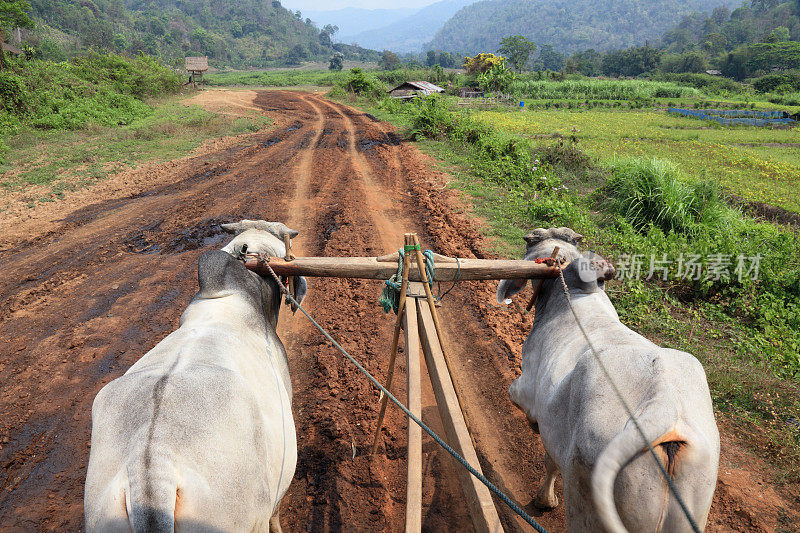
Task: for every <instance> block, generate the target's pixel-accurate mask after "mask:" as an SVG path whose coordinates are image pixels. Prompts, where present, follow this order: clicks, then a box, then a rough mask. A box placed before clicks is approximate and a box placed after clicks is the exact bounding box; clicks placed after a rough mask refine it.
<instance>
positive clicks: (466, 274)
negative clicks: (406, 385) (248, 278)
mask: <svg viewBox="0 0 800 533" xmlns="http://www.w3.org/2000/svg"><path fill="white" fill-rule="evenodd" d="M265 260H268V261H269V266H271V267H272V269H273V270H274V271H275V273H276V274H278V275H279V276H306V277H329V278H360V279H380V280H385V279H389V278H390V277H391V276H392V275H393V274H396V273H397V261H393V262H390V261H377V259H376V258H375V257H297V258H295V259H294V260H292V261H286V260H285V259H282V258H279V257H270V258H256V257H249V258H247V260H246V261H245V266H246V267H247V268H248V269H250V270H252V271H253V272H256V273H258V274H261V275H263V276H267V275H269V271H268V270H267V268H266V266H265V265H264V261H265ZM558 270H559V269H558V268H556V267H551V266H547V265H544V264H540V263H535V262H533V261H524V260H513V259H459V260H458V262H452V263H442V262H438V261H437V262H436V270H435V272H434V277H433V281H456V280H458V281H469V280H492V279H553V278H557V277H558ZM423 271H424V269H423ZM409 280H410V281H422V275H421V274H420V273H419V272H418V271H417V270H416V269H415V270H412V271H411V272H410V273H409Z"/></svg>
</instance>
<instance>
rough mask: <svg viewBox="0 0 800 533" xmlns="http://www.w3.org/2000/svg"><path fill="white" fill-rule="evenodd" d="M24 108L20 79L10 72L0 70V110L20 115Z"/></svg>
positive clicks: (24, 99) (22, 88) (24, 98)
mask: <svg viewBox="0 0 800 533" xmlns="http://www.w3.org/2000/svg"><path fill="white" fill-rule="evenodd" d="M26 108H27V99H26V97H25V94H24V85H23V84H22V79H21V78H20V77H19V76H17V75H16V74H13V73H11V72H5V71H0V111H5V112H7V113H12V114H15V115H22V114H24V112H25V110H26Z"/></svg>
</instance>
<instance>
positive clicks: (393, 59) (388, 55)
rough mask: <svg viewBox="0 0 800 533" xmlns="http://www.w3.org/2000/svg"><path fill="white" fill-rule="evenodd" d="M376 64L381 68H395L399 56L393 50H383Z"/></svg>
mask: <svg viewBox="0 0 800 533" xmlns="http://www.w3.org/2000/svg"><path fill="white" fill-rule="evenodd" d="M378 65H380V67H381V68H382V69H383V70H395V69H397V68H399V67H400V58H399V57H397V54H395V53H394V52H391V51H389V50H384V51H383V55H381V60H380V61H379V62H378Z"/></svg>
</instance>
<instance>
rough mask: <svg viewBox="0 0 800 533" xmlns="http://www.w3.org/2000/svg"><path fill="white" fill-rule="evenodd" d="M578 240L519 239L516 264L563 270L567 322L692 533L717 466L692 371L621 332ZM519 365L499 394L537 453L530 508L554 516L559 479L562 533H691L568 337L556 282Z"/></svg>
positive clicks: (714, 441)
mask: <svg viewBox="0 0 800 533" xmlns="http://www.w3.org/2000/svg"><path fill="white" fill-rule="evenodd" d="M581 238H582V237H581V236H580V235H579V234H577V233H575V232H574V231H572V230H571V229H569V228H555V229H549V230H545V229H537V230H534V231H533V232H531V233H529V234H528V235H526V237H525V240H526V242H527V243H528V249H527V254H526V256H525V259H528V260H535V259H536V258H545V257H550V254H551V253H552V252H553V248H554V247H555V246H558V247H559V248H560V252H559V255H560V256H562V257H563V258H565V259H566V260H567V261H572V262H571V263H570V265H569V266H568V267H566V268H565V269H564V278H565V281H566V283H567V285H568V287H569V292H570V295H571V297H572V303H573V305H574V306H575V310H576V313H577V315H578V317H579V318H580V320H581V323H582V324H583V326H584V328H585V329H586V330H587V333H588V335H589V337H590V339H591V341H592V344H593V345H594V346H595V348H596V349H597V350H598V351H599V356H600V358H601V359H602V361H603V363H604V364H605V366H606V367H607V369H608V371H609V372H610V374H611V375H612V376H613V378H614V380H615V382H616V383H617V384H618V386H619V388H620V390H621V393H622V396H623V397H624V398H625V401H626V402H627V403H628V404H629V405H630V407H631V409H632V411H633V413H634V416H635V417H636V418H637V420H638V421H639V423H640V424H641V426H642V428H643V430H644V433H645V435H646V437H647V439H648V440H649V441H650V443H651V444H652V445H653V447H654V449H655V451H656V453H657V455H658V456H659V457H660V459H661V461H662V463H663V464H664V465H666V468H667V470H668V471H669V473H670V475H671V476H672V479H673V481H674V484H675V486H676V488H677V490H678V492H679V493H680V495H681V496H682V497H683V499H684V501H685V502H686V504H687V506H688V508H689V511H690V512H691V514H692V516H693V517H694V519H695V520H696V521H697V523H698V525H699V527H701V528H703V527H705V523H706V520H707V518H708V512H709V509H710V507H711V499H712V497H713V495H714V488H715V486H716V480H717V468H718V463H719V432H718V430H717V425H716V422H715V420H714V411H713V408H712V405H711V397H710V394H709V390H708V384H707V383H706V376H705V373H704V371H703V367H702V366H701V365H700V363H699V362H698V361H697V359H695V358H694V357H693V356H692V355H690V354H688V353H686V352H681V351H677V350H671V349H666V348H660V347H658V346H657V345H655V344H653V343H652V342H650V341H649V340H647V339H645V338H644V337H642V336H641V335H638V334H637V333H635V332H633V331H631V330H630V329H629V328H627V327H626V326H625V325H623V324H622V323H621V322H620V320H619V317H618V315H617V312H616V310H615V309H614V306H613V305H612V304H611V301H610V300H609V298H608V296H607V295H606V293H605V291H604V290H603V283H604V281H606V280H608V279H611V278H612V277H613V276H614V269H613V267H611V265H609V264H608V263H607V262H606V261H605V260H603V259H602V258H599V257H598V256H595V259H594V260H589V259H587V258H586V257H583V256H581V255H580V253H579V251H578V249H577V248H576V246H575V245H576V244H577V243H578V242H579V241H580V240H581ZM522 287H524V282H523V281H514V280H505V281H502V282H501V283H500V285H499V287H498V291H497V299H498V301H499V302H503V301H504V300H506V299H507V298H509V297H510V296H511V295H513V294H514V293H516V292H518V291H519V290H520V289H521V288H522ZM522 358H523V359H522V375H521V376H520V377H519V378H518V379H517V380H516V381H514V383H512V384H511V387H510V389H509V394H510V396H511V400H512V402H514V403H515V404H516V405H517V406H518V407H519V408H520V409H522V410H523V411H524V412H525V414H526V415H527V417H528V420H529V421H530V422H531V425H532V427H533V428H534V430H535V431H538V432H539V433H540V436H541V439H542V443H543V445H544V448H545V451H546V453H547V454H546V457H545V468H546V471H547V474H546V478H545V480H544V482H543V483H542V485H541V487H540V489H539V491H538V493H537V495H536V498H535V500H534V503H535V505H536V506H537V507H541V508H552V507H555V506H556V505H558V499H557V497H556V494H555V490H554V483H555V477H556V474H557V473H558V471H561V472H562V475H563V479H564V498H565V500H566V501H565V512H566V519H567V529H568V530H569V531H576V532H584V531H605V530H607V531H613V532H619V531H625V530H626V529H628V530H630V531H634V532H660V531H686V530H690V526H689V522H688V521H687V519H686V518H685V517H684V515H683V513H682V512H681V509H680V508H679V506H678V503H677V502H676V500H675V499H674V498H673V497H672V496H671V495H670V494H669V492H668V486H667V484H666V482H665V480H664V479H663V477H662V475H661V473H660V472H659V470H658V467H657V465H656V464H655V462H654V461H653V457H652V455H650V453H649V452H648V451H647V448H646V446H645V444H644V443H643V441H642V439H641V437H640V435H639V434H638V433H637V431H636V429H635V427H634V425H633V423H632V421H631V420H630V419H629V418H628V416H627V415H626V414H625V411H624V408H623V406H622V404H621V403H620V402H619V400H618V399H617V396H616V395H615V393H614V391H613V389H612V386H611V384H610V383H609V381H608V380H607V379H606V377H605V375H604V374H603V372H602V370H601V368H600V366H599V364H598V362H597V360H596V359H595V357H594V356H593V355H592V353H591V350H590V349H589V345H588V343H587V341H586V339H585V337H584V336H583V334H582V333H581V331H580V330H579V329H578V325H577V323H576V321H575V318H574V317H573V315H572V313H571V311H570V309H569V307H568V304H567V300H566V297H565V295H564V293H563V291H562V287H561V281H560V280H559V279H556V280H547V281H545V282H544V284H543V286H542V290H541V293H540V295H539V299H538V302H537V304H536V318H535V320H534V324H533V329H532V330H531V333H530V335H529V336H528V338H527V339H526V341H525V344H524V346H523V349H522Z"/></svg>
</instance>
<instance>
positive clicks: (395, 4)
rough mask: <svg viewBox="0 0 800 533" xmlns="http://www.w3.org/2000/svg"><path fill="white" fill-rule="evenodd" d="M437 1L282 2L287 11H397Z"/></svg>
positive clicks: (351, 0)
mask: <svg viewBox="0 0 800 533" xmlns="http://www.w3.org/2000/svg"><path fill="white" fill-rule="evenodd" d="M435 1H436V0H404V1H402V2H401V1H400V0H282V1H281V4H283V7H285V8H287V9H291V10H292V11H295V10H297V9H299V10H300V11H303V10H304V9H313V10H315V11H318V10H333V9H341V8H343V7H361V8H364V9H395V8H401V7H424V6H427V5H428V4H432V3H433V2H435Z"/></svg>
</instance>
